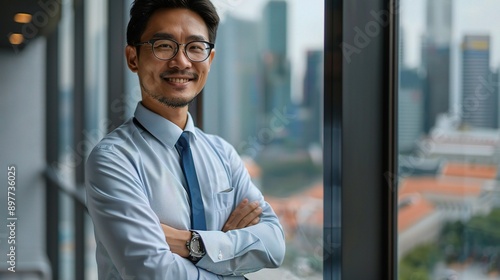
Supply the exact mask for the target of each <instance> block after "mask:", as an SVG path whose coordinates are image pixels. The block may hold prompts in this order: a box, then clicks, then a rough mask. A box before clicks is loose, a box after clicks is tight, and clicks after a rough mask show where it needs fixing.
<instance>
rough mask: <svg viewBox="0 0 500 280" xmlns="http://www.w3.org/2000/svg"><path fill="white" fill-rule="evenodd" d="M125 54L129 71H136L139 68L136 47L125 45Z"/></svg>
mask: <svg viewBox="0 0 500 280" xmlns="http://www.w3.org/2000/svg"><path fill="white" fill-rule="evenodd" d="M125 56H126V58H127V66H128V68H129V69H130V71H132V72H134V73H137V71H138V70H139V61H138V58H137V49H136V47H133V46H130V45H127V47H125Z"/></svg>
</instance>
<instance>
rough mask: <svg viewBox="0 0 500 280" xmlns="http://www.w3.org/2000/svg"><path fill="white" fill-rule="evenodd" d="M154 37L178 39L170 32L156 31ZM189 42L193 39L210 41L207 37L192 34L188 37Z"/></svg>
mask: <svg viewBox="0 0 500 280" xmlns="http://www.w3.org/2000/svg"><path fill="white" fill-rule="evenodd" d="M152 38H153V39H171V40H174V41H177V40H176V39H175V37H174V35H172V34H170V33H155V34H154V35H153V37H152ZM186 39H187V40H188V42H191V41H208V40H207V39H206V38H205V37H203V36H201V35H190V36H188V37H187V38H186Z"/></svg>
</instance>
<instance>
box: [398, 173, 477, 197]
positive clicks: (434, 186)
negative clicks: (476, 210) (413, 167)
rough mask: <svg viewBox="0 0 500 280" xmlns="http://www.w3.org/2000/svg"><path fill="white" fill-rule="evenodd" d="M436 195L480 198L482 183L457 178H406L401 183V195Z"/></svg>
mask: <svg viewBox="0 0 500 280" xmlns="http://www.w3.org/2000/svg"><path fill="white" fill-rule="evenodd" d="M412 193H434V194H443V195H452V196H478V195H479V194H480V193H481V182H480V181H477V180H464V179H457V178H446V177H444V178H443V177H441V178H434V177H416V178H405V179H404V180H403V181H402V182H401V183H400V188H399V195H405V194H412Z"/></svg>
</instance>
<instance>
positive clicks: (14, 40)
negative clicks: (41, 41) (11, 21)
mask: <svg viewBox="0 0 500 280" xmlns="http://www.w3.org/2000/svg"><path fill="white" fill-rule="evenodd" d="M23 41H24V37H23V35H22V34H19V33H12V34H10V36H9V42H10V43H11V44H12V45H20V44H22V43H23Z"/></svg>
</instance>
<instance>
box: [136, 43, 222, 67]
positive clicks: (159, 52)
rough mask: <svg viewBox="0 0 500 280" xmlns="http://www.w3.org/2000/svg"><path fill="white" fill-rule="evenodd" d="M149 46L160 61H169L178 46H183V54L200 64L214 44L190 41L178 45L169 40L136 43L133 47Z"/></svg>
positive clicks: (175, 53)
mask: <svg viewBox="0 0 500 280" xmlns="http://www.w3.org/2000/svg"><path fill="white" fill-rule="evenodd" d="M146 44H150V45H151V48H152V49H153V54H154V56H156V58H158V59H160V60H170V59H172V58H174V57H175V55H177V52H179V48H180V46H184V54H185V55H186V57H187V58H188V59H189V60H190V61H192V62H202V61H204V60H206V59H207V58H208V57H209V56H210V52H211V51H212V49H213V48H214V47H215V44H213V43H210V42H206V41H191V42H189V43H186V44H179V43H178V42H176V41H174V40H171V39H151V40H149V41H147V42H141V43H136V44H135V46H142V45H146Z"/></svg>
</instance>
